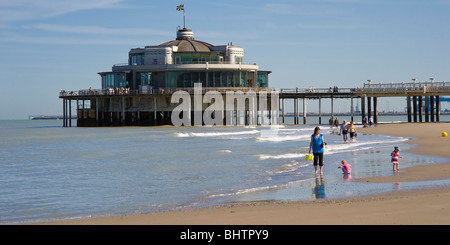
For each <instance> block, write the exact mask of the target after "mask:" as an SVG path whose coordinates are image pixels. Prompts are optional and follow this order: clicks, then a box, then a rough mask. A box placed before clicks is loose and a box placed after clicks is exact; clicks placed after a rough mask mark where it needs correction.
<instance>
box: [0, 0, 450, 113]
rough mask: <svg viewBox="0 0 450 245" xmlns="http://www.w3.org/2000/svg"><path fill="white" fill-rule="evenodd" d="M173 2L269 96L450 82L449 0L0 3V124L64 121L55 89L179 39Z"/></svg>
mask: <svg viewBox="0 0 450 245" xmlns="http://www.w3.org/2000/svg"><path fill="white" fill-rule="evenodd" d="M181 3H184V4H185V9H186V25H187V27H188V28H190V29H192V30H193V31H194V36H195V38H196V39H197V40H201V41H206V42H209V43H211V44H213V45H223V44H227V43H228V42H233V44H234V45H238V46H241V47H243V48H244V52H245V53H244V55H245V62H247V63H257V64H258V65H259V67H260V69H262V70H270V71H272V74H271V76H270V87H274V88H293V87H301V88H308V87H310V86H314V87H316V88H319V87H330V86H334V85H337V86H339V87H341V88H343V87H361V86H362V84H363V82H365V81H367V80H368V79H371V80H372V81H373V82H403V81H404V82H411V79H412V78H417V79H418V80H420V81H425V80H429V78H431V77H433V78H435V79H436V81H444V80H445V81H449V80H450V47H449V45H450V42H449V40H450V15H449V13H450V0H300V1H299V0H295V1H294V0H280V1H267V0H258V1H256V0H251V1H236V0H227V1H212V0H209V1H206V0H189V1H173V0H166V1H144V0H89V1H88V0H77V1H72V0H71V1H69V0H0V82H1V83H0V84H1V89H0V119H27V118H28V115H36V114H45V115H60V114H62V101H61V100H60V99H59V98H58V92H59V91H60V90H61V89H65V90H79V89H87V88H89V87H92V88H100V86H101V84H100V77H99V75H98V74H97V72H101V71H109V70H111V66H112V65H113V64H117V63H126V62H127V54H128V51H129V50H130V49H131V48H137V47H144V46H145V45H157V44H160V43H163V42H166V41H169V40H173V39H175V35H176V28H177V26H182V25H183V17H182V16H183V14H182V12H178V11H176V6H177V5H179V4H181ZM402 103H403V102H400V103H397V102H395V100H393V101H392V102H387V101H383V102H381V103H379V106H380V107H381V108H380V109H381V110H383V109H385V107H388V108H387V109H389V110H392V109H403V107H404V105H403V104H402ZM396 106H398V107H396Z"/></svg>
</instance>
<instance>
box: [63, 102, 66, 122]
mask: <svg viewBox="0 0 450 245" xmlns="http://www.w3.org/2000/svg"><path fill="white" fill-rule="evenodd" d="M63 127H66V99H63Z"/></svg>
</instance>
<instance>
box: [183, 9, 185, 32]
mask: <svg viewBox="0 0 450 245" xmlns="http://www.w3.org/2000/svg"><path fill="white" fill-rule="evenodd" d="M183 26H184V29H186V14H185V12H184V8H183Z"/></svg>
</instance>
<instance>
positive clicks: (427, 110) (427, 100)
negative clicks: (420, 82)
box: [425, 95, 430, 122]
mask: <svg viewBox="0 0 450 245" xmlns="http://www.w3.org/2000/svg"><path fill="white" fill-rule="evenodd" d="M429 121H430V97H429V96H428V95H427V96H425V122H429Z"/></svg>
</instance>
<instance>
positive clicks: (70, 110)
mask: <svg viewBox="0 0 450 245" xmlns="http://www.w3.org/2000/svg"><path fill="white" fill-rule="evenodd" d="M71 105H72V100H69V127H72V106H71Z"/></svg>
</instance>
